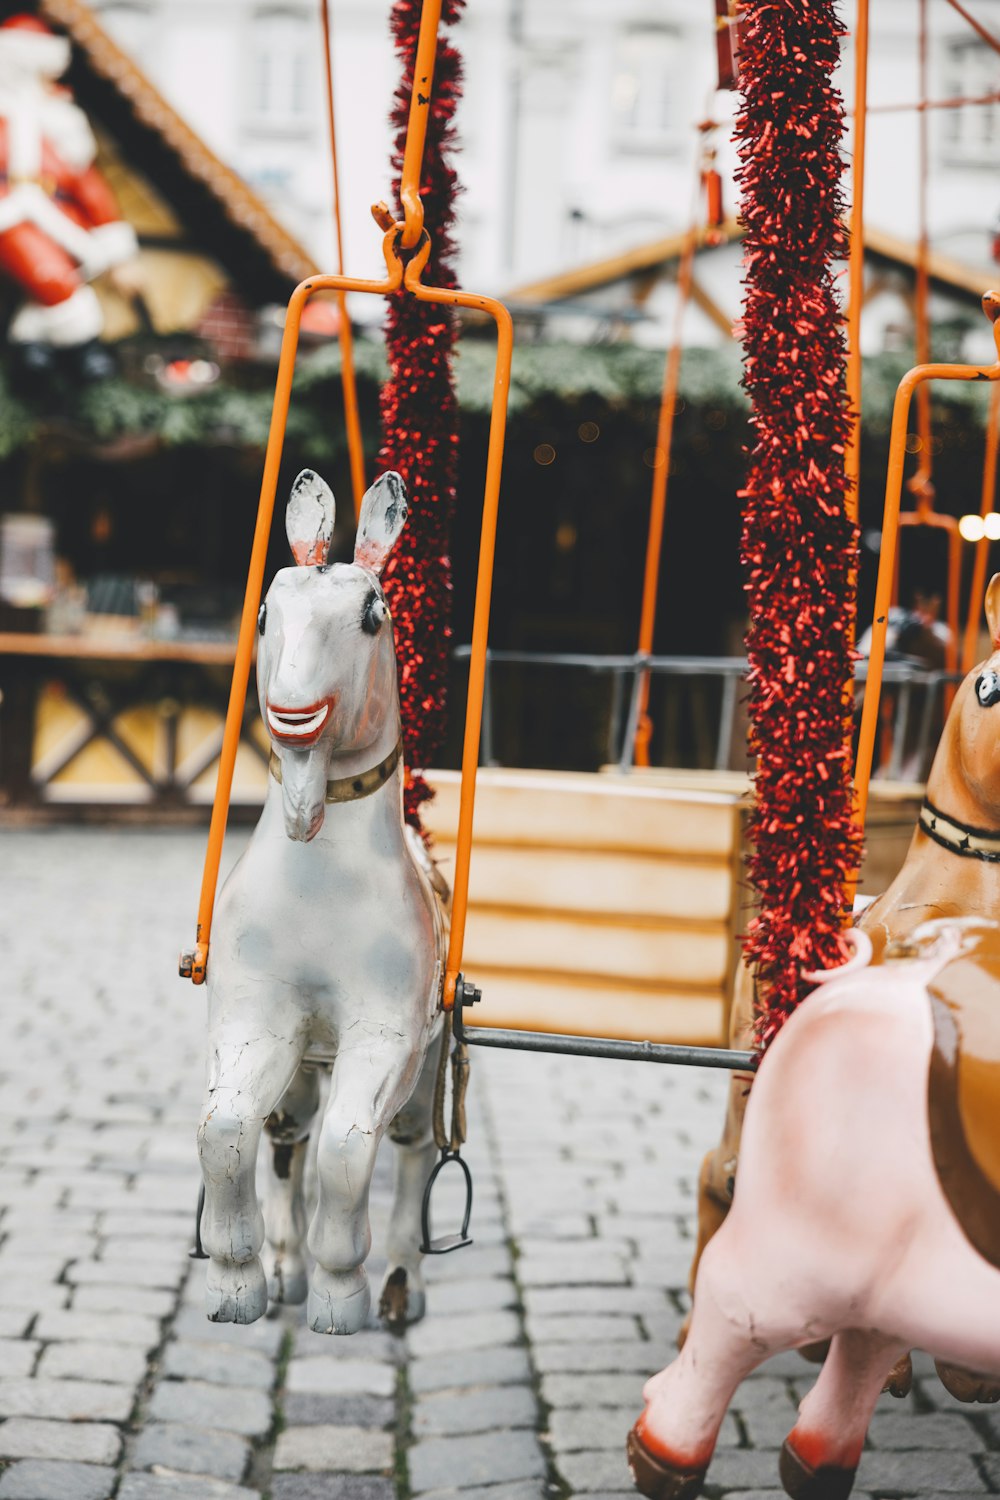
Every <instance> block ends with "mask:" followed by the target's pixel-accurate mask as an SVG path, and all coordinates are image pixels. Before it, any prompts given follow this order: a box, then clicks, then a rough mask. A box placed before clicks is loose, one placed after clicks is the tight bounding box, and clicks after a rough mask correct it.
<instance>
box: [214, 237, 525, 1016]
mask: <svg viewBox="0 0 1000 1500" xmlns="http://www.w3.org/2000/svg"><path fill="white" fill-rule="evenodd" d="M402 229H403V226H402V225H401V224H395V223H391V221H390V227H389V228H388V229H387V231H386V234H385V238H384V241H383V252H384V254H385V257H386V264H387V266H388V269H389V274H388V276H387V278H386V280H385V281H381V282H380V281H363V280H359V279H357V278H354V277H348V276H314V277H311V278H310V280H309V281H304V282H303V283H302V284H301V285H300V286H298V287H296V289H295V291H294V292H293V293H292V298H291V301H290V302H289V305H288V314H287V317H286V320H285V331H284V335H283V337H282V341H281V356H280V360H279V363H278V378H277V383H276V387H275V395H274V406H273V409H272V413H271V428H270V432H269V434H268V440H267V451H266V454H265V458H264V476H263V480H262V482H261V492H260V502H259V506H258V511H257V524H256V528H255V530H254V540H253V548H252V550H251V555H250V569H249V574H248V577H247V590H246V595H245V597H244V601H243V614H242V617H241V620H240V633H239V640H238V643H237V648H236V661H235V664H234V667H233V682H232V687H231V689H230V696H229V710H228V713H227V715H226V727H225V732H224V735H223V744H222V753H221V755H220V757H219V778H218V782H217V785H216V793H215V804H214V806H213V808H212V822H211V826H210V828H209V835H208V848H207V850H206V854H205V869H204V875H203V878H202V887H201V899H200V901H199V906H198V928H197V942H196V946H195V950H194V956H193V961H192V964H191V976H190V977H191V978H192V980H193V981H194V983H195V984H203V983H204V981H205V974H206V968H207V963H208V948H209V940H210V937H211V926H212V913H213V909H214V905H215V893H216V888H217V886H218V880H219V866H220V863H221V859H222V844H223V839H224V838H225V832H226V822H227V819H228V814H229V800H230V795H231V791H232V781H233V769H234V767H235V764H236V752H237V750H238V748H239V740H240V729H241V727H242V723H243V714H244V710H245V707H246V695H247V682H248V679H249V675H250V666H251V663H252V659H253V647H254V636H255V631H256V628H257V611H258V609H259V607H260V598H261V593H262V590H263V582H264V568H265V566H266V562H267V546H268V538H269V535H270V529H271V519H272V516H273V513H274V500H275V494H276V492H277V485H278V470H279V468H280V464H281V451H282V446H283V443H284V436H285V427H286V425H287V420H288V408H289V402H290V399H291V389H292V376H293V374H294V370H295V355H296V350H297V348H298V339H299V326H300V323H301V320H302V309H303V307H304V306H305V304H306V302H307V301H308V299H309V297H310V296H312V295H313V293H314V292H319V291H338V290H344V291H351V292H364V293H369V294H374V295H377V296H381V297H386V296H389V295H390V293H392V292H395V291H397V290H398V289H399V288H400V286H401V284H403V265H402V262H401V261H400V260H399V259H398V256H397V254H396V245H397V243H398V241H399V240H400V239H401V237H402ZM429 253H430V241H429V239H426V238H425V244H424V246H422V247H421V249H420V250H419V251H418V253H417V255H415V256H414V257H413V260H412V261H411V262H410V264H409V265H408V266H407V268H406V280H405V286H406V289H407V291H409V292H410V293H411V294H412V295H413V296H414V297H416V298H417V299H418V300H419V301H421V302H433V303H438V304H442V305H445V306H451V307H469V308H474V309H475V310H476V311H478V312H485V313H488V314H489V315H490V316H491V317H492V318H493V319H494V321H495V323H496V325H497V358H496V367H495V372H494V381H493V405H492V409H491V414H490V434H489V446H488V450H487V462H486V483H485V494H484V499H483V520H482V531H481V541H480V555H479V569H478V578H477V589H476V606H475V614H474V619H473V631H472V657H471V660H470V663H469V695H468V707H467V709H466V720H465V743H464V749H463V754H462V787H461V795H460V802H459V821H458V838H457V847H456V852H455V880H454V892H453V905H452V924H451V936H450V940H449V948H448V962H447V971H446V977H445V1005H446V1007H448V1008H450V1007H451V1006H453V1005H454V1001H455V984H456V981H457V979H458V974H459V970H460V968H461V963H462V949H463V944H464V940H465V921H466V914H467V911H468V886H469V868H470V864H471V860H472V823H473V813H474V808H475V795H476V770H477V767H478V763H479V740H480V733H481V727H482V710H483V696H484V690H485V681H486V647H487V637H488V632H489V612H490V597H491V592H492V581H493V558H494V552H495V547H496V527H497V512H498V509H499V503H500V475H501V468H502V464H503V449H504V437H505V431H506V419H507V397H508V392H509V390H510V366H511V358H512V354H513V342H514V331H513V323H512V321H511V317H510V314H509V312H508V311H507V309H506V308H505V307H504V306H503V304H502V303H500V302H497V301H496V300H495V299H494V298H492V297H479V296H476V295H475V294H474V293H471V292H458V291H453V290H450V289H445V288H440V287H425V286H423V285H422V284H421V283H420V281H419V276H420V274H421V272H422V271H423V269H424V266H425V265H426V263H427V257H428V255H429Z"/></svg>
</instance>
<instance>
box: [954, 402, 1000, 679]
mask: <svg viewBox="0 0 1000 1500" xmlns="http://www.w3.org/2000/svg"><path fill="white" fill-rule="evenodd" d="M998 445H1000V385H995V386H994V387H993V389H992V390H991V391H990V410H989V415H988V416H987V418H986V452H985V454H984V456H983V488H982V494H981V496H980V501H979V514H980V515H981V516H988V515H989V513H990V511H991V510H992V509H993V506H994V500H995V496H996V488H997V448H998ZM989 556H990V539H989V537H987V536H984V537H983V539H982V541H979V542H977V543H976V558H975V562H974V563H973V565H972V582H971V584H970V585H969V613H968V615H967V616H966V620H965V637H964V640H963V642H962V671H963V672H971V671H972V668H973V667H974V666H975V662H976V643H977V641H978V639H979V629H978V627H979V621H980V620H981V619H982V615H981V613H980V611H981V610H982V598H983V592H984V590H985V588H986V566H987V563H988V562H989Z"/></svg>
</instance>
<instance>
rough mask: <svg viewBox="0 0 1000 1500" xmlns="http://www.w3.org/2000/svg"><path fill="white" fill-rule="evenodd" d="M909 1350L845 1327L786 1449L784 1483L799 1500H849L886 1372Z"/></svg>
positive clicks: (782, 1470) (801, 1409)
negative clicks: (847, 1498) (847, 1499)
mask: <svg viewBox="0 0 1000 1500" xmlns="http://www.w3.org/2000/svg"><path fill="white" fill-rule="evenodd" d="M905 1348H906V1346H905V1345H904V1344H901V1343H899V1342H898V1341H897V1340H892V1339H887V1338H882V1337H880V1336H878V1335H875V1334H866V1333H860V1332H858V1331H857V1330H856V1329H850V1328H849V1329H845V1330H844V1331H843V1332H842V1333H838V1334H837V1335H836V1337H835V1338H834V1340H833V1343H832V1344H831V1345H830V1352H829V1354H828V1355H827V1357H826V1361H825V1363H824V1365H823V1368H822V1370H821V1371H820V1374H819V1379H818V1380H817V1381H816V1384H815V1385H814V1386H813V1388H812V1390H811V1391H810V1392H809V1394H808V1396H807V1397H806V1398H805V1400H804V1401H803V1403H802V1405H801V1407H800V1408H799V1418H798V1421H797V1422H796V1424H795V1426H794V1427H793V1428H792V1431H791V1432H790V1433H789V1435H788V1438H787V1439H786V1441H785V1445H784V1447H783V1448H782V1450H781V1482H782V1484H783V1485H784V1487H785V1489H786V1491H787V1492H788V1494H789V1495H793V1496H794V1497H795V1500H846V1496H848V1495H849V1494H850V1493H851V1488H852V1486H853V1484H854V1475H855V1472H856V1470H857V1467H858V1464H859V1462H860V1460H861V1450H862V1448H863V1447H864V1442H865V1433H866V1432H867V1431H868V1424H869V1422H870V1421H871V1416H872V1412H873V1411H874V1409H875V1403H876V1401H877V1400H878V1398H879V1392H880V1391H881V1390H882V1387H883V1385H884V1383H885V1378H886V1373H887V1371H889V1370H890V1369H891V1368H892V1366H893V1365H894V1364H895V1362H896V1360H897V1359H898V1358H899V1356H900V1354H901V1353H903V1351H904V1350H905Z"/></svg>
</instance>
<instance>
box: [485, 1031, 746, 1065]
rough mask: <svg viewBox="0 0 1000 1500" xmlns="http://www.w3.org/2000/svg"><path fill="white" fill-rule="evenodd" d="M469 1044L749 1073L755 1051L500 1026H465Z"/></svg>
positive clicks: (510, 1050)
mask: <svg viewBox="0 0 1000 1500" xmlns="http://www.w3.org/2000/svg"><path fill="white" fill-rule="evenodd" d="M463 1037H464V1040H465V1041H466V1042H467V1043H468V1045H469V1046H470V1047H499V1048H501V1049H502V1050H503V1051H509V1052H559V1053H562V1054H564V1055H566V1056H569V1057H608V1058H616V1059H618V1060H619V1061H621V1062H651V1063H669V1064H670V1065H671V1066H673V1067H688V1068H729V1069H731V1070H732V1071H734V1072H748V1073H752V1072H753V1071H754V1069H755V1068H756V1066H757V1063H758V1061H759V1057H758V1054H757V1053H756V1052H738V1051H736V1050H734V1049H731V1048H729V1047H682V1046H676V1045H674V1044H668V1043H666V1042H631V1041H624V1040H620V1039H618V1038H613V1037H599V1036H567V1035H563V1034H562V1033H559V1032H554V1031H512V1030H506V1029H504V1028H503V1027H499V1026H467V1027H466V1028H465V1030H464V1032H463Z"/></svg>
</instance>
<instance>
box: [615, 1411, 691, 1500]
mask: <svg viewBox="0 0 1000 1500" xmlns="http://www.w3.org/2000/svg"><path fill="white" fill-rule="evenodd" d="M625 1453H626V1456H627V1458H628V1466H629V1469H630V1471H631V1474H632V1479H633V1482H634V1484H635V1487H636V1489H637V1490H638V1491H639V1493H640V1494H641V1495H647V1496H648V1497H649V1500H694V1496H695V1495H699V1494H701V1487H702V1485H703V1484H704V1482H705V1470H704V1469H698V1470H697V1471H695V1472H691V1471H690V1470H689V1471H688V1472H687V1473H683V1472H682V1471H681V1470H680V1469H675V1468H674V1466H673V1464H668V1463H665V1462H664V1460H663V1459H662V1458H655V1457H654V1456H653V1454H652V1453H650V1451H649V1449H648V1448H647V1447H646V1445H645V1443H644V1442H643V1441H642V1439H641V1438H640V1437H639V1434H638V1433H637V1432H636V1430H635V1428H634V1427H633V1428H632V1431H631V1432H630V1433H629V1435H628V1441H627V1442H626V1444H625Z"/></svg>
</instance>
